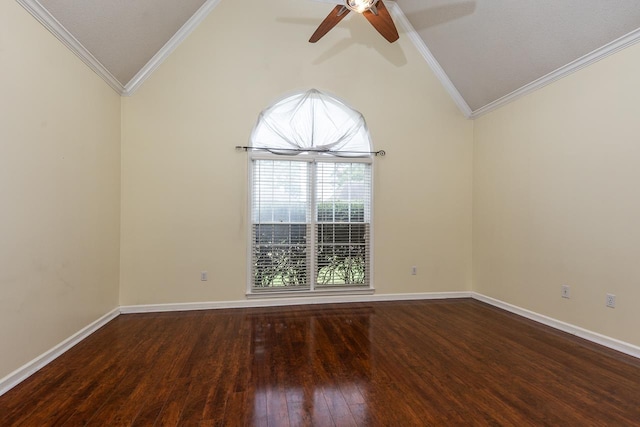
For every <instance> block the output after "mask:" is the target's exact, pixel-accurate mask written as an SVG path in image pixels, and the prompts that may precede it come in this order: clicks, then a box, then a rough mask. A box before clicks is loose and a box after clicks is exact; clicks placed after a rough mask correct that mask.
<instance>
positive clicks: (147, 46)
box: [40, 0, 205, 86]
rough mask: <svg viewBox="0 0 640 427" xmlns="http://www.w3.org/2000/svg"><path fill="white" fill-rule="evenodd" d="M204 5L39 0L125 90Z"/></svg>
mask: <svg viewBox="0 0 640 427" xmlns="http://www.w3.org/2000/svg"><path fill="white" fill-rule="evenodd" d="M204 2H205V0H180V1H175V0H40V3H41V4H42V6H44V7H45V8H46V9H47V10H48V11H49V13H51V15H53V16H54V17H55V18H56V19H57V20H58V21H59V22H60V23H61V24H62V25H63V26H64V27H65V28H66V29H67V30H68V31H69V32H70V33H71V34H73V35H74V37H75V38H76V39H78V41H80V43H82V45H83V46H84V47H85V48H86V49H87V50H88V51H89V52H91V54H92V55H93V56H94V57H95V58H96V59H97V60H98V61H100V63H102V65H104V66H105V68H106V69H107V70H109V72H110V73H111V74H113V76H114V77H115V78H116V79H117V80H118V81H119V82H120V83H121V84H122V85H123V86H124V85H126V84H127V83H128V82H129V80H131V79H132V78H133V77H134V76H135V75H136V74H137V73H138V71H140V70H141V69H142V67H144V66H145V64H146V63H147V62H148V61H149V60H150V59H151V58H152V57H153V56H154V55H155V54H156V53H157V52H158V51H159V50H160V49H161V48H162V46H164V44H165V43H167V42H168V41H169V39H170V38H171V37H172V36H173V35H174V34H175V33H176V31H178V30H179V29H180V27H182V25H183V24H184V23H185V22H186V21H187V20H188V19H189V18H190V17H191V16H192V15H193V14H194V13H195V12H196V11H197V10H198V9H199V8H200V7H201V6H202V5H203V3H204Z"/></svg>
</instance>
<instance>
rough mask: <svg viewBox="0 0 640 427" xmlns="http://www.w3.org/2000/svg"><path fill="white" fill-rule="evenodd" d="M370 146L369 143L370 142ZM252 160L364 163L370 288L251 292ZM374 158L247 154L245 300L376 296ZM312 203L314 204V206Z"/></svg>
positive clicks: (314, 186)
mask: <svg viewBox="0 0 640 427" xmlns="http://www.w3.org/2000/svg"><path fill="white" fill-rule="evenodd" d="M369 144H371V141H369ZM255 160H278V161H286V160H290V161H297V162H307V163H318V162H319V161H322V162H328V163H364V164H368V165H369V167H370V173H371V177H370V191H371V194H370V205H371V209H370V212H369V259H368V262H369V285H368V286H345V287H340V288H338V287H321V288H316V283H314V282H315V280H313V281H312V282H311V283H310V287H309V289H300V290H286V291H283V290H275V289H265V290H260V291H257V292H256V291H255V290H254V289H253V281H252V277H253V269H252V265H253V263H252V262H251V260H252V259H253V239H252V236H253V233H252V227H253V219H252V212H253V200H252V199H253V197H252V195H253V162H254V161H255ZM374 163H375V162H374V161H373V156H367V157H339V156H329V155H326V154H319V153H304V154H298V155H296V156H287V155H281V154H272V153H264V152H250V153H248V156H247V184H248V185H247V186H246V187H245V188H246V189H247V211H246V212H247V214H246V218H247V226H246V231H247V258H246V275H247V276H246V277H247V280H246V293H245V295H246V297H247V298H290V297H312V296H318V295H325V296H331V295H372V294H373V293H374V292H375V287H374V283H375V281H374V265H373V260H374V236H375V232H374V228H375V227H374V220H375V219H374V211H375V209H374V194H375V191H374V182H375V178H374V177H375V170H374V169H375V166H374ZM313 170H314V176H313V178H312V182H311V187H310V188H311V191H312V195H313V198H314V199H315V195H316V179H315V168H313ZM314 203H315V202H314ZM309 224H310V225H311V230H315V225H316V224H317V222H316V218H315V215H312V217H311V222H310V223H309ZM316 243H317V242H315V239H314V242H313V244H312V251H313V252H312V258H313V256H315V245H316Z"/></svg>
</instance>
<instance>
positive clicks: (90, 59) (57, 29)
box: [16, 0, 125, 95]
mask: <svg viewBox="0 0 640 427" xmlns="http://www.w3.org/2000/svg"><path fill="white" fill-rule="evenodd" d="M16 1H17V2H18V4H20V5H21V6H22V7H24V8H25V9H26V10H27V12H29V13H30V14H31V15H32V16H33V17H34V18H36V19H37V20H38V21H39V22H40V23H41V24H42V25H44V27H45V28H46V29H47V30H49V31H50V32H51V34H53V35H54V36H56V37H57V38H58V40H60V41H61V42H62V43H63V44H64V45H65V46H67V47H68V48H69V49H70V50H71V51H72V52H73V53H75V54H76V55H77V56H78V58H80V59H81V60H82V62H84V63H85V64H87V66H88V67H89V68H91V69H92V70H93V71H94V72H95V73H96V74H97V75H99V76H100V77H102V78H103V79H104V81H105V82H107V84H108V85H109V86H111V88H112V89H113V90H115V91H116V92H118V93H119V94H120V95H124V94H125V88H124V86H123V85H122V83H120V82H119V81H118V79H116V78H115V77H114V76H113V74H111V73H110V72H109V70H107V69H106V68H105V66H104V65H102V63H101V62H100V61H98V60H97V59H96V57H95V56H93V55H92V54H91V52H89V51H88V50H87V48H85V47H84V46H83V45H82V43H80V42H79V41H78V39H76V38H75V37H74V36H73V35H72V34H71V33H70V32H69V31H68V30H67V29H66V28H65V27H64V26H63V25H62V24H61V23H60V21H58V20H57V19H56V18H54V17H53V15H51V14H50V13H49V11H48V10H47V9H45V8H44V7H43V6H42V4H40V2H39V1H38V0H16Z"/></svg>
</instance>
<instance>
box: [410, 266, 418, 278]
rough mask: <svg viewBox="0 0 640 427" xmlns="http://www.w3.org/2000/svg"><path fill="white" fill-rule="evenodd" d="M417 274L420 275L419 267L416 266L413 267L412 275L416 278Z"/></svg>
mask: <svg viewBox="0 0 640 427" xmlns="http://www.w3.org/2000/svg"><path fill="white" fill-rule="evenodd" d="M416 274H418V267H416V266H415V265H414V266H413V267H411V275H412V276H415V275H416Z"/></svg>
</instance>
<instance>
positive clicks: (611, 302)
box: [607, 294, 616, 308]
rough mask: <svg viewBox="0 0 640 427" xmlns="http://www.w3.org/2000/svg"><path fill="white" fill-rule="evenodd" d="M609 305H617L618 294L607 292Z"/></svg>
mask: <svg viewBox="0 0 640 427" xmlns="http://www.w3.org/2000/svg"><path fill="white" fill-rule="evenodd" d="M607 307H611V308H615V307H616V296H615V295H614V294H607Z"/></svg>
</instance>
